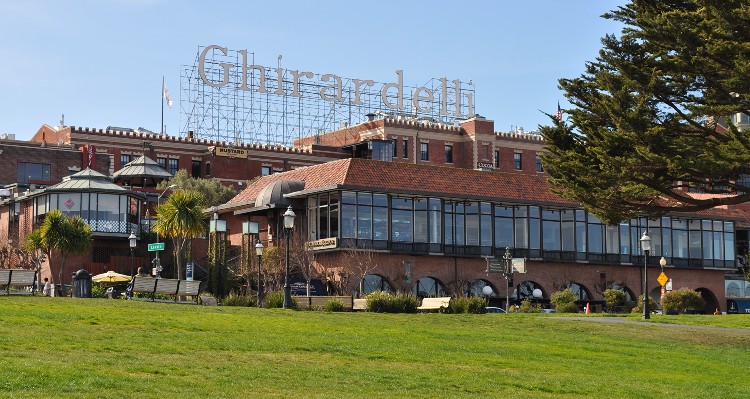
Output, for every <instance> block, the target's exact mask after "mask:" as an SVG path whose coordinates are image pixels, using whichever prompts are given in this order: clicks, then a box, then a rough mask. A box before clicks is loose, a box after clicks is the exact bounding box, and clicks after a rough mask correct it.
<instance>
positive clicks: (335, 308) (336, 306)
mask: <svg viewBox="0 0 750 399" xmlns="http://www.w3.org/2000/svg"><path fill="white" fill-rule="evenodd" d="M323 310H325V311H326V312H343V311H344V310H346V309H345V308H344V304H343V303H341V301H339V300H338V299H331V300H329V301H328V302H327V303H326V306H325V307H323Z"/></svg>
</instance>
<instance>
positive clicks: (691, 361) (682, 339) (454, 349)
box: [0, 297, 750, 399]
mask: <svg viewBox="0 0 750 399" xmlns="http://www.w3.org/2000/svg"><path fill="white" fill-rule="evenodd" d="M557 316H560V315H557ZM627 319H628V320H631V321H637V320H639V319H638V318H637V317H635V316H632V317H628V318H627ZM653 321H654V322H656V323H645V322H644V323H637V324H632V323H630V324H626V323H608V322H593V321H589V320H568V319H561V318H559V317H550V315H530V314H508V315H503V314H487V315H447V314H416V315H403V314H401V315H391V314H373V313H323V312H307V311H297V312H295V311H284V310H271V309H254V308H233V307H199V306H188V305H174V304H160V303H145V302H140V301H122V300H105V299H71V298H44V297H30V298H26V297H0V397H4V398H51V397H56V398H160V399H166V398H212V399H213V398H259V397H278V398H281V397H294V398H373V397H378V398H454V397H456V398H458V397H482V398H505V397H515V398H581V397H586V398H650V397H653V398H687V397H689V398H746V397H748V395H750V390H748V383H747V381H746V380H747V374H748V370H750V315H732V316H660V315H657V316H656V317H654V319H653ZM660 321H662V322H677V323H680V324H692V325H696V326H718V327H727V328H734V329H742V330H741V331H734V330H713V329H705V328H700V327H696V328H669V327H665V326H661V325H658V322H660Z"/></svg>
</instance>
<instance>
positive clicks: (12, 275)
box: [0, 269, 36, 295]
mask: <svg viewBox="0 0 750 399" xmlns="http://www.w3.org/2000/svg"><path fill="white" fill-rule="evenodd" d="M35 281H36V270H25V269H0V287H3V291H0V294H2V295H31V294H33V293H34V282H35ZM11 287H31V290H13V291H11Z"/></svg>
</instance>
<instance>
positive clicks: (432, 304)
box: [417, 297, 451, 310]
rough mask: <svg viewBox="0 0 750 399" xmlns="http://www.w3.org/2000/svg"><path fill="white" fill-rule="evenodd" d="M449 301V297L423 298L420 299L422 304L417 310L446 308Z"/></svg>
mask: <svg viewBox="0 0 750 399" xmlns="http://www.w3.org/2000/svg"><path fill="white" fill-rule="evenodd" d="M450 302H451V297H438V298H424V299H422V305H421V306H419V307H418V308H417V310H440V309H443V308H446V309H447V308H448V306H449V305H450Z"/></svg>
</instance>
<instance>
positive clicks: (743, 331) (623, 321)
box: [554, 316, 750, 334]
mask: <svg viewBox="0 0 750 399" xmlns="http://www.w3.org/2000/svg"><path fill="white" fill-rule="evenodd" d="M554 318H555V319H560V320H580V321H593V322H599V323H617V324H637V325H641V326H642V325H644V324H646V325H649V326H661V327H666V328H682V329H688V330H689V329H695V330H709V331H725V332H735V333H740V334H750V330H748V329H743V328H728V327H711V326H694V325H687V324H670V323H652V322H646V321H634V320H628V319H626V318H623V317H575V316H571V317H563V316H556V317H554Z"/></svg>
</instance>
